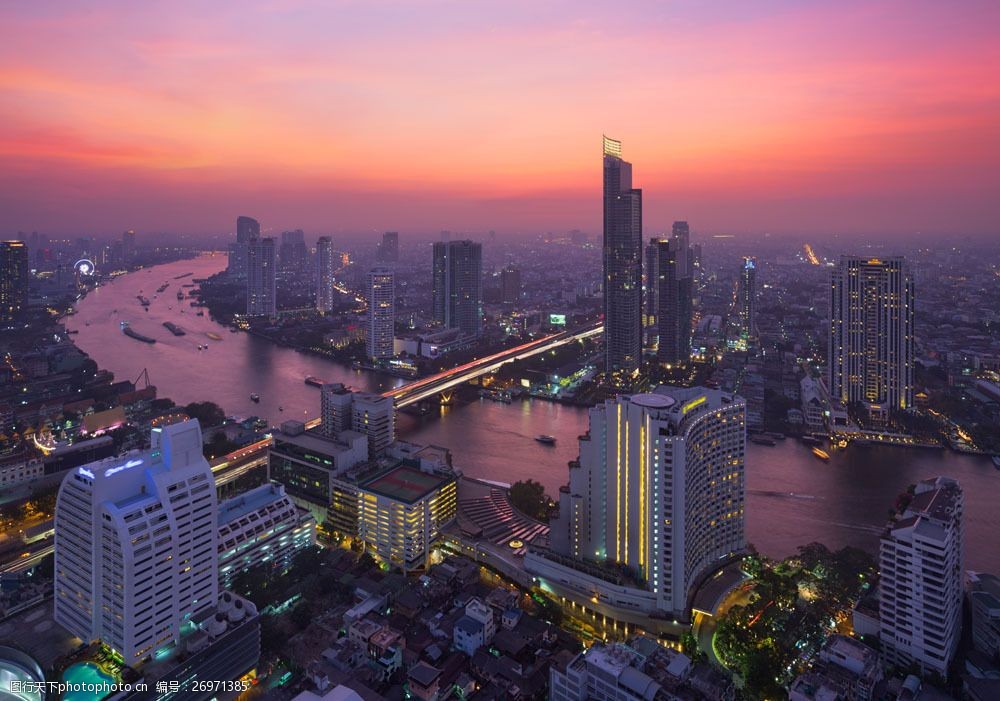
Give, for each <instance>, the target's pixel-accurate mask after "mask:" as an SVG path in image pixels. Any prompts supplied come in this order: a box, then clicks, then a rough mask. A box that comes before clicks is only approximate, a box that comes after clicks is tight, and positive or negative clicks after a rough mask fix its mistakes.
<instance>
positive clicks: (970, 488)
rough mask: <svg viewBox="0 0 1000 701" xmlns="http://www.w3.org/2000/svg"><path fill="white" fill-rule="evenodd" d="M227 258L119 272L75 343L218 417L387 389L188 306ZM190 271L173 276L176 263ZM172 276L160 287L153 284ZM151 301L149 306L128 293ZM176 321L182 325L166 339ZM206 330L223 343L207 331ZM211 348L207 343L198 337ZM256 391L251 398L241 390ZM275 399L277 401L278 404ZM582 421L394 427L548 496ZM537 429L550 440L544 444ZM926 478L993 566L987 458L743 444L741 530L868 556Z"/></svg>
mask: <svg viewBox="0 0 1000 701" xmlns="http://www.w3.org/2000/svg"><path fill="white" fill-rule="evenodd" d="M225 265H226V257H225V256H224V255H222V254H216V255H204V256H202V257H200V258H198V259H196V260H190V261H180V262H177V263H170V264H166V265H161V266H157V267H155V268H152V269H147V270H141V271H138V272H135V273H131V274H129V275H124V276H122V277H119V278H117V279H115V280H113V281H111V282H109V283H107V284H104V285H102V286H101V287H99V288H98V289H96V290H94V291H92V292H91V293H90V294H88V295H87V297H86V298H85V299H83V300H81V301H80V303H79V304H78V305H77V314H76V315H74V316H72V317H68V318H67V320H66V326H67V328H69V329H72V330H77V331H79V333H78V334H76V335H75V336H74V340H75V341H76V343H77V345H78V346H79V347H80V348H81V349H82V350H83V351H84V352H86V353H88V354H89V355H90V356H91V357H92V358H93V359H94V360H95V361H96V362H97V363H98V365H99V366H100V367H102V368H105V369H108V370H111V371H112V372H114V373H115V376H116V377H117V378H118V379H130V380H134V379H136V378H138V377H139V376H140V374H142V371H143V370H144V369H147V370H148V371H149V379H150V382H151V383H152V384H154V385H156V387H157V389H158V393H159V396H161V397H170V398H171V399H173V400H174V401H175V402H177V403H178V404H186V403H188V402H192V401H201V400H211V401H214V402H216V403H218V404H220V405H221V406H222V407H223V408H224V409H225V410H226V412H227V413H229V414H236V415H241V416H249V415H253V414H256V415H258V416H262V417H264V418H266V419H267V420H268V421H270V422H271V423H274V424H276V423H280V422H281V421H283V420H286V419H293V418H294V419H306V418H311V417H314V416H316V415H318V413H319V391H318V390H317V389H316V388H314V387H311V386H309V385H306V384H305V383H304V381H303V380H304V378H305V377H306V376H308V375H314V376H317V377H321V378H323V379H325V380H328V381H333V382H343V383H345V384H347V385H351V386H354V387H357V388H359V389H365V390H371V391H376V390H377V391H383V390H385V389H387V388H389V387H393V386H396V385H399V384H401V383H403V382H404V380H400V379H398V378H394V377H389V376H385V375H376V374H373V373H368V372H363V371H357V370H353V369H352V368H351V367H349V366H347V365H343V364H340V363H335V362H332V361H330V360H327V359H324V358H320V357H317V356H313V355H308V354H304V353H298V352H296V351H294V350H292V349H289V348H282V347H279V346H276V345H274V344H272V343H270V342H269V341H266V340H264V339H260V338H257V337H254V336H250V335H249V334H245V333H230V332H229V330H228V329H226V328H225V327H222V326H220V325H219V324H216V323H215V322H213V321H212V320H211V319H209V318H208V316H207V314H206V316H202V317H199V316H196V311H197V310H196V309H195V308H192V307H191V306H190V303H189V301H188V300H184V301H183V302H179V301H178V300H177V297H176V295H177V291H178V290H184V291H185V292H186V291H188V290H189V289H190V288H183V287H182V285H184V284H191V283H192V280H193V279H194V278H202V277H208V276H209V275H212V274H214V273H216V272H218V271H219V270H221V269H222V268H224V267H225ZM188 272H190V273H193V275H192V276H190V277H186V278H183V279H180V280H175V279H174V278H175V276H178V275H182V274H184V273H188ZM164 282H169V283H170V286H169V287H167V289H166V290H164V291H163V292H162V293H159V294H157V293H156V289H157V288H158V287H159V286H160V285H161V284H163V283H164ZM139 294H142V295H144V296H146V297H148V298H149V299H150V301H151V304H150V307H149V311H148V312H147V311H144V310H143V307H142V306H141V305H140V304H139V301H138V300H137V299H136V295H139ZM123 320H124V321H128V322H130V324H131V325H132V327H133V328H135V329H136V330H137V331H139V332H140V333H142V334H145V335H148V336H152V337H154V338H156V340H157V343H155V344H152V345H149V344H145V343H141V342H139V341H136V340H134V339H131V338H128V337H126V336H125V335H123V334H122V333H121V330H120V326H119V324H120V322H121V321H123ZM165 321H172V322H174V323H176V324H178V325H179V326H181V327H182V328H183V329H184V330H185V331H187V334H186V335H185V336H173V335H172V334H171V333H170V332H169V331H167V329H165V328H164V327H163V322H165ZM208 333H215V334H217V335H219V336H221V339H222V340H218V341H217V340H213V339H211V338H209V336H208V335H207V334H208ZM203 345H208V348H207V349H206V350H199V349H198V347H199V346H203ZM250 393H257V394H259V395H260V403H259V404H255V403H254V402H252V401H251V400H250ZM279 408H280V409H279ZM586 429H587V411H586V409H582V408H578V407H571V406H564V405H560V404H553V403H550V402H544V401H538V400H535V401H531V400H524V401H516V402H514V403H513V404H500V403H497V402H491V401H488V400H477V401H474V402H472V403H468V404H459V405H456V406H452V407H445V408H442V409H441V411H440V413H436V414H432V415H430V416H424V417H414V416H411V415H407V414H400V415H399V418H398V433H399V435H400V437H402V438H405V439H407V440H412V441H415V442H419V443H433V444H435V445H440V446H444V447H447V448H450V449H451V451H452V453H453V454H454V457H455V464H456V465H457V466H458V467H460V468H461V469H462V470H463V471H464V472H465V473H466V474H467V475H470V476H472V477H481V478H484V479H490V480H498V481H502V482H514V481H517V480H520V479H528V478H532V479H536V480H538V481H540V482H541V483H542V484H544V485H545V487H546V489H547V490H548V492H549V493H550V494H552V495H555V494H556V493H557V491H558V488H559V486H560V485H561V484H564V483H565V482H566V481H567V462H568V461H570V460H572V459H574V458H576V456H577V444H576V438H577V436H579V435H580V434H582V433H584V432H585V431H586ZM538 434H549V435H552V436H555V437H556V438H557V442H556V445H554V446H546V445H543V444H540V443H538V442H536V441H535V440H534V437H535V436H536V435H538ZM934 475H945V476H948V477H953V478H955V479H957V480H959V482H960V483H961V484H962V487H963V488H964V492H965V513H966V523H965V542H966V567H967V568H969V569H979V570H984V571H992V572H994V573H1000V546H998V545H997V543H998V542H1000V539H998V537H997V533H998V531H1000V509H998V508H997V506H996V504H997V501H998V499H997V497H998V496H1000V471H998V470H995V469H994V468H993V465H992V463H991V462H990V460H988V459H986V458H982V457H973V456H966V455H959V454H956V453H953V452H950V451H947V450H921V449H907V448H877V447H871V448H862V447H854V446H852V447H850V448H848V449H847V450H844V451H839V452H837V453H835V454H834V455H833V457H832V458H831V460H830V461H829V462H821V461H820V460H818V459H817V458H815V457H814V456H813V455H812V453H811V452H810V450H809V448H808V447H806V446H804V445H802V444H800V443H798V442H797V441H794V440H785V441H780V442H779V443H778V445H776V446H775V447H773V448H772V447H768V446H760V445H755V444H749V445H748V446H747V506H746V516H747V538H748V540H749V541H750V542H752V543H753V544H754V545H756V546H757V548H758V549H760V550H761V551H762V552H764V553H766V554H768V555H773V556H784V555H787V554H789V553H791V552H794V550H795V548H796V547H797V546H798V545H801V544H805V543H808V542H811V541H820V542H823V543H825V544H827V545H828V546H830V547H832V548H834V547H840V546H842V545H856V546H858V547H863V548H865V549H867V550H869V551H870V552H876V551H877V547H878V534H879V532H880V531H881V528H882V527H883V525H884V524H885V519H886V516H887V510H888V508H889V506H890V505H891V504H892V503H893V501H894V500H895V497H896V495H897V494H899V492H901V491H903V490H904V489H905V488H906V486H907V485H909V484H911V483H913V482H916V481H918V480H920V479H924V478H926V477H930V476H934Z"/></svg>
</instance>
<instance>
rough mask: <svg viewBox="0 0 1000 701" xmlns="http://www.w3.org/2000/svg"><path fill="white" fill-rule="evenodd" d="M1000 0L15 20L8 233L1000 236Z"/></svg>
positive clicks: (115, 14) (3, 11)
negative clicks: (619, 221) (622, 204)
mask: <svg viewBox="0 0 1000 701" xmlns="http://www.w3.org/2000/svg"><path fill="white" fill-rule="evenodd" d="M998 26H1000V3H997V2H996V1H995V0H966V1H965V2H962V3H958V4H951V3H943V2H940V1H939V0H911V1H908V2H901V1H899V0H892V1H887V0H843V1H840V2H819V1H812V2H808V1H807V2H804V1H802V0H761V1H760V2H745V1H744V0H732V1H731V2H728V3H726V2H713V3H704V2H701V1H699V0H673V1H671V2H666V1H664V0H649V1H645V0H636V1H633V2H624V3H614V2H601V3H592V2H583V1H581V0H547V1H543V2H540V1H539V0H503V1H502V2H495V1H493V0H474V1H471V2H470V1H465V0H365V1H361V0H339V1H335V0H330V1H326V2H319V1H313V0H290V1H288V2H281V1H279V0H249V1H247V2H217V3H188V2H165V1H156V0H154V1H152V2H143V3H134V2H123V1H122V2H117V1H110V2H103V3H79V2H60V1H57V0H53V1H50V2H35V3H28V2H20V3H18V2H12V3H4V4H2V5H0V236H9V235H11V234H14V233H15V232H17V231H18V230H25V231H33V230H37V231H39V232H44V233H47V234H107V233H115V232H120V231H121V230H123V229H126V228H132V229H136V230H137V231H139V232H150V231H166V232H190V233H206V234H208V233H222V232H228V231H232V229H233V225H234V224H233V223H234V221H235V217H236V215H237V214H249V215H252V216H254V217H256V218H257V219H259V220H260V222H261V224H262V226H263V227H264V228H265V229H271V230H275V231H280V230H282V229H289V228H304V229H306V230H308V231H310V232H316V231H322V232H330V233H336V232H351V233H352V234H358V233H360V232H364V231H372V232H375V231H380V230H383V229H394V230H399V231H402V232H407V231H421V232H432V231H437V230H440V229H448V230H452V231H470V230H471V231H488V230H495V231H496V232H497V234H498V235H499V236H515V235H517V234H519V233H521V234H523V233H527V232H544V231H559V232H563V231H567V230H570V229H577V228H578V229H582V230H585V231H591V232H597V231H599V230H600V222H601V211H600V209H601V199H600V187H601V182H600V179H601V175H600V151H599V148H600V143H601V134H602V132H603V133H607V134H608V135H610V136H613V137H615V138H618V139H621V140H622V141H623V149H624V154H623V155H624V157H625V158H626V159H627V160H630V161H632V162H633V163H634V174H635V184H636V186H638V187H641V188H643V190H644V220H645V222H644V223H645V229H646V231H647V232H648V233H650V234H652V233H656V232H659V231H663V230H665V229H668V228H669V224H670V222H671V221H673V220H674V219H687V220H688V221H690V222H691V223H692V228H694V229H695V230H698V231H705V232H708V231H730V232H743V233H755V234H756V233H763V232H771V233H773V234H775V235H779V236H780V235H790V234H802V235H814V236H817V237H820V236H828V235H831V234H839V235H844V236H847V237H863V236H880V237H885V238H888V239H892V238H896V237H898V238H899V239H900V240H904V237H905V239H906V240H909V237H910V236H911V235H912V234H914V233H915V232H920V233H922V234H924V235H927V236H930V235H944V236H949V237H950V236H959V235H971V236H975V237H984V238H985V237H988V236H991V235H992V236H996V234H997V233H998V232H997V228H998V222H1000V197H998V196H997V183H1000V42H998V41H997V40H996V28H997V27H998Z"/></svg>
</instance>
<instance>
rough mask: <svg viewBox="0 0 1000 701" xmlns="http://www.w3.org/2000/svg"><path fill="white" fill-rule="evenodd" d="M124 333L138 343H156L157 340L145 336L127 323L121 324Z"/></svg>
mask: <svg viewBox="0 0 1000 701" xmlns="http://www.w3.org/2000/svg"><path fill="white" fill-rule="evenodd" d="M121 327H122V333H124V334H125V335H126V336H128V337H129V338H134V339H135V340H137V341H142V342H143V343H156V339H155V338H150V337H149V336H143V335H142V334H141V333H139V332H138V331H136V330H135V329H133V328H132V327H131V326H129V325H128V322H127V321H123V322H122V323H121Z"/></svg>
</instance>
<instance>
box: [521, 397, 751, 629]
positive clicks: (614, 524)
mask: <svg viewBox="0 0 1000 701" xmlns="http://www.w3.org/2000/svg"><path fill="white" fill-rule="evenodd" d="M745 448H746V427H745V407H744V402H743V400H742V399H740V398H739V397H735V396H733V395H731V394H727V393H725V392H721V391H719V390H712V389H705V388H701V387H695V388H687V389H682V388H678V387H666V386H662V387H659V388H658V389H657V390H656V391H655V392H652V393H648V394H636V395H632V396H621V397H618V398H616V399H611V400H607V401H606V402H604V404H602V405H598V406H596V407H594V408H592V409H591V410H590V430H589V432H588V433H587V434H586V435H585V436H582V437H581V438H580V458H579V461H578V462H576V463H571V466H570V472H569V485H568V487H566V488H563V489H561V490H560V495H559V517H558V518H557V519H554V520H553V521H552V522H551V531H550V536H549V538H550V547H551V549H552V550H553V551H554V552H555V553H557V554H558V555H559V556H562V557H568V558H572V559H573V560H580V559H582V558H586V559H590V560H598V561H608V562H615V563H619V564H620V565H624V566H627V567H628V568H629V569H630V570H631V571H632V572H633V573H635V577H636V579H637V581H636V583H635V585H633V586H632V588H631V590H630V591H628V592H624V591H620V590H619V591H618V592H617V593H616V592H614V591H612V590H611V589H609V590H608V591H607V592H604V591H601V592H599V594H600V599H601V601H602V603H603V602H604V601H607V602H608V603H609V604H610V605H611V606H612V607H616V603H615V602H616V600H618V597H620V600H624V601H627V602H629V603H620V604H618V606H624V607H626V608H635V609H638V610H639V611H643V612H647V613H652V612H653V611H661V612H671V613H673V614H674V615H677V616H686V615H687V606H688V596H689V594H690V592H691V589H692V588H693V587H694V586H695V585H696V584H697V583H698V581H699V580H700V578H701V577H702V576H704V575H705V574H707V573H708V572H709V571H710V570H711V569H712V568H714V567H716V566H718V565H719V563H720V560H722V559H726V558H728V557H731V556H734V555H735V554H737V553H739V552H740V551H741V550H743V548H744V546H745V539H744V517H743V508H744V506H743V505H744V491H745V489H744V453H745ZM557 559H558V558H557ZM525 566H526V568H527V569H528V570H529V571H530V572H532V573H533V574H536V575H537V576H538V577H539V578H540V579H542V580H544V581H545V582H546V584H553V586H556V587H557V588H558V586H559V585H557V584H555V583H556V582H560V581H562V582H563V583H564V584H565V582H567V581H568V582H570V584H569V586H568V587H567V588H566V589H565V592H566V593H563V590H559V592H558V593H560V594H561V595H563V596H570V597H579V595H580V594H582V595H583V596H585V597H586V599H588V600H589V599H590V595H589V591H590V590H589V588H590V587H592V586H594V582H592V581H589V582H587V583H581V584H580V587H581V588H580V590H579V591H577V590H576V589H574V585H573V584H572V581H573V577H572V576H570V577H567V576H566V574H567V573H566V571H565V570H566V565H565V564H555V563H553V562H550V561H548V560H547V559H546V557H545V556H544V555H538V556H535V555H533V553H529V556H528V559H526V560H525ZM570 569H572V568H570ZM576 578H579V575H578V574H577V575H576ZM605 594H606V596H605Z"/></svg>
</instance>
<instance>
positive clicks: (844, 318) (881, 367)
mask: <svg viewBox="0 0 1000 701" xmlns="http://www.w3.org/2000/svg"><path fill="white" fill-rule="evenodd" d="M832 282H833V284H832V298H831V309H830V321H831V324H830V354H829V362H828V365H829V368H830V396H831V397H832V398H833V399H834V400H835V401H839V402H841V403H842V404H843V405H845V406H847V405H848V404H851V403H862V404H864V405H865V407H866V408H867V410H868V411H869V413H870V414H872V415H873V418H882V419H885V418H888V415H889V413H890V412H892V411H893V410H898V409H909V408H910V407H912V406H913V276H912V275H911V273H910V268H909V266H908V265H907V264H906V261H905V260H903V259H902V258H885V259H878V258H861V257H854V256H843V257H842V258H841V259H840V265H839V266H838V267H837V269H836V270H834V272H833V281H832Z"/></svg>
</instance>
